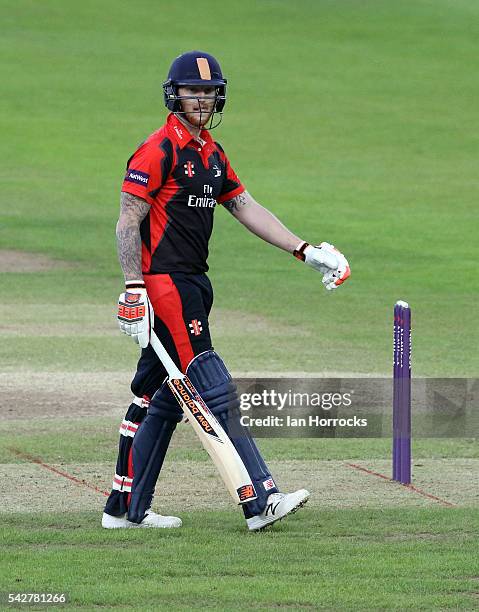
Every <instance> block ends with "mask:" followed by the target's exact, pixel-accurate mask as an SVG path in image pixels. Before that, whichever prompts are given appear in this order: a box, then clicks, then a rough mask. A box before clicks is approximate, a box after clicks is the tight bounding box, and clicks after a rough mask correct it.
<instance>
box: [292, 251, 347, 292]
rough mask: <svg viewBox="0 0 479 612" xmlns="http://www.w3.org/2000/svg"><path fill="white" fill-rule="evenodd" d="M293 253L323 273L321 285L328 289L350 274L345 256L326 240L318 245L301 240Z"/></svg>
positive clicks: (335, 287) (342, 281)
mask: <svg viewBox="0 0 479 612" xmlns="http://www.w3.org/2000/svg"><path fill="white" fill-rule="evenodd" d="M293 255H294V256H295V257H296V258H297V259H300V260H301V261H304V262H305V263H306V264H308V266H311V267H312V268H314V269H315V270H317V271H318V272H320V273H321V274H322V275H323V285H324V286H325V288H326V289H327V290H328V291H331V290H333V289H337V288H338V287H339V286H340V285H342V284H343V283H344V281H345V280H346V279H347V278H349V276H350V275H351V269H350V267H349V263H348V260H347V259H346V257H344V255H343V254H342V253H341V252H340V251H338V249H335V248H334V246H333V245H332V244H329V243H328V242H322V243H321V244H320V245H319V246H311V245H310V244H308V243H307V242H301V243H300V244H299V245H298V247H297V249H296V250H295V251H294V253H293Z"/></svg>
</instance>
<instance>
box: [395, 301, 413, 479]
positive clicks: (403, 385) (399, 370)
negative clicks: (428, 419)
mask: <svg viewBox="0 0 479 612" xmlns="http://www.w3.org/2000/svg"><path fill="white" fill-rule="evenodd" d="M393 348H394V350H393V353H394V355H393V476H392V477H393V480H397V481H398V482H401V483H402V484H411V309H410V308H409V305H408V304H407V302H403V301H398V302H396V304H395V306H394V334H393Z"/></svg>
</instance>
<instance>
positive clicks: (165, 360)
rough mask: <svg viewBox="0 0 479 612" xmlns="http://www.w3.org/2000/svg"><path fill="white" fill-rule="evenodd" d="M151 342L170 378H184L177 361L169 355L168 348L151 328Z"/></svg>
mask: <svg viewBox="0 0 479 612" xmlns="http://www.w3.org/2000/svg"><path fill="white" fill-rule="evenodd" d="M150 344H151V347H152V348H153V350H154V351H155V353H156V354H157V355H158V359H159V360H160V361H161V363H162V364H163V365H164V366H165V369H166V371H167V372H168V376H169V378H183V373H182V372H181V371H180V370H179V369H178V368H177V367H176V364H175V362H174V361H173V359H172V358H171V357H170V356H169V354H168V352H167V350H166V349H165V347H164V346H163V344H162V343H161V342H160V339H159V338H158V336H157V335H156V334H155V332H154V330H153V329H152V330H151V336H150Z"/></svg>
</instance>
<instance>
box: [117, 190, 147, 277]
mask: <svg viewBox="0 0 479 612" xmlns="http://www.w3.org/2000/svg"><path fill="white" fill-rule="evenodd" d="M149 210H150V205H149V204H148V203H147V202H145V200H142V199H141V198H138V197H137V196H134V195H132V194H131V193H125V192H122V193H121V200H120V218H119V219H118V223H117V225H116V242H117V247H118V259H119V261H120V266H121V269H122V270H123V274H124V276H125V281H128V280H142V279H143V274H142V271H141V237H140V223H141V222H142V221H143V219H144V218H145V217H146V215H147V214H148V211H149Z"/></svg>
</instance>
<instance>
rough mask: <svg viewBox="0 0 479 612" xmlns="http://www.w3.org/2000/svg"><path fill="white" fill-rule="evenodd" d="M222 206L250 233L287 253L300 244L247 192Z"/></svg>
mask: <svg viewBox="0 0 479 612" xmlns="http://www.w3.org/2000/svg"><path fill="white" fill-rule="evenodd" d="M223 206H224V207H225V208H226V210H228V212H230V213H231V214H232V215H233V217H236V219H238V221H239V222H240V223H242V224H243V225H244V226H245V227H246V228H248V229H249V231H250V232H252V233H253V234H256V236H259V237H260V238H262V239H263V240H265V241H266V242H269V243H270V244H273V245H274V246H277V247H279V248H280V249H283V250H284V251H288V253H292V252H293V251H294V250H295V249H296V247H297V246H298V244H299V243H300V242H301V238H298V236H296V235H295V234H293V233H292V232H290V231H289V229H288V228H287V227H285V226H284V225H283V224H282V223H281V221H280V220H279V219H277V218H276V217H275V216H274V215H273V213H271V212H270V211H269V210H267V209H266V208H264V207H263V206H261V204H258V202H256V200H255V199H254V198H253V197H252V196H251V195H250V194H249V193H248V192H247V191H243V193H240V194H239V195H237V196H236V197H234V198H233V199H232V200H228V201H227V202H223Z"/></svg>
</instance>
